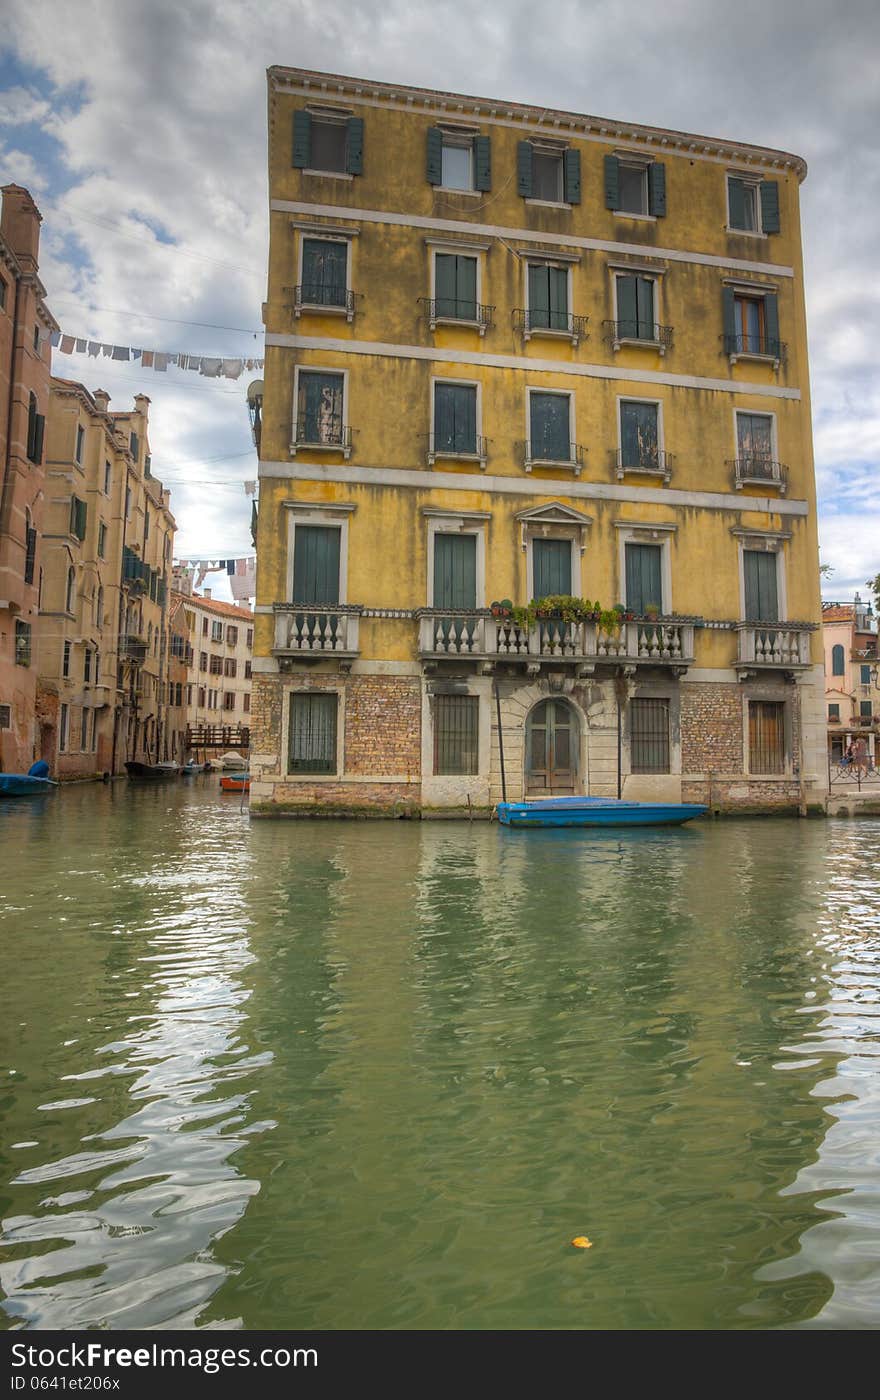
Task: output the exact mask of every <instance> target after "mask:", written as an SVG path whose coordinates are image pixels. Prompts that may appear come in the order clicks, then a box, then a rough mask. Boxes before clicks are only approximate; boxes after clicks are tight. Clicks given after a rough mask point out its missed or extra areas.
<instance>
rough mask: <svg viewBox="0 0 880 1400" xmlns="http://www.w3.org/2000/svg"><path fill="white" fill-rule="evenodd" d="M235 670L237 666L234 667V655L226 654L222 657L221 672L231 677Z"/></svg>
mask: <svg viewBox="0 0 880 1400" xmlns="http://www.w3.org/2000/svg"><path fill="white" fill-rule="evenodd" d="M236 670H237V667H236V664H235V657H234V656H227V657H225V658H224V661H223V674H224V676H233V677H234V676H235V672H236Z"/></svg>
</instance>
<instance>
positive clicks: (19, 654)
mask: <svg viewBox="0 0 880 1400" xmlns="http://www.w3.org/2000/svg"><path fill="white" fill-rule="evenodd" d="M15 664H16V666H30V664H31V625H30V623H29V622H22V621H21V619H20V618H18V617H17V618H16V619H15Z"/></svg>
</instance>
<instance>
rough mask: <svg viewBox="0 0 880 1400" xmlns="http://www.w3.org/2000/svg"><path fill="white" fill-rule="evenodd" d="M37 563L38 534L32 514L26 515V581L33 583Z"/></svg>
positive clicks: (27, 513) (27, 511)
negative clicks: (32, 521) (32, 520)
mask: <svg viewBox="0 0 880 1400" xmlns="http://www.w3.org/2000/svg"><path fill="white" fill-rule="evenodd" d="M36 562H37V532H36V530H35V529H34V527H33V525H32V524H31V513H30V511H29V510H26V511H25V513H24V581H25V583H33V581H34V567H35V565H36Z"/></svg>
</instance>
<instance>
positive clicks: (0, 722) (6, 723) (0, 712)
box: [0, 302, 12, 729]
mask: <svg viewBox="0 0 880 1400" xmlns="http://www.w3.org/2000/svg"><path fill="white" fill-rule="evenodd" d="M2 304H3V303H2V302H0V306H2ZM11 728H12V706H11V705H0V729H11Z"/></svg>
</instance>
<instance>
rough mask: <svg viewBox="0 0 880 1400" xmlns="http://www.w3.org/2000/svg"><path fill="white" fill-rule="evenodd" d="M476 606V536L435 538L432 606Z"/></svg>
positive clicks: (439, 534)
mask: <svg viewBox="0 0 880 1400" xmlns="http://www.w3.org/2000/svg"><path fill="white" fill-rule="evenodd" d="M476 606H477V537H476V535H451V534H450V535H447V534H444V533H441V532H438V533H437V534H435V536H434V607H435V608H475V607H476Z"/></svg>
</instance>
